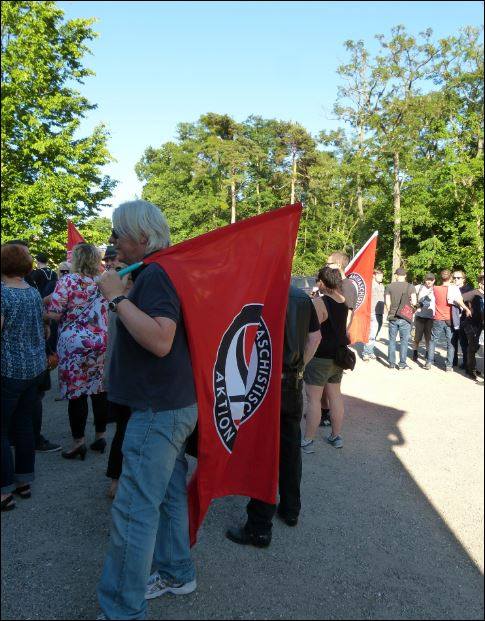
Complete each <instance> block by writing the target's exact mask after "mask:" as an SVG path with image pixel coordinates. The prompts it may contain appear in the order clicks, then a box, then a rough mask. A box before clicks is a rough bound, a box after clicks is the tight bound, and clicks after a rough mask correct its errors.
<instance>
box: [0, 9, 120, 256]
mask: <svg viewBox="0 0 485 621" xmlns="http://www.w3.org/2000/svg"><path fill="white" fill-rule="evenodd" d="M63 15H64V13H63V11H62V10H61V9H59V8H58V7H57V6H56V4H55V3H54V2H50V1H49V2H44V1H42V2H29V1H9V0H7V1H6V2H2V68H1V72H2V74H1V75H2V77H1V84H2V119H1V154H2V155H1V157H2V171H3V174H2V183H1V198H2V236H3V238H4V239H5V240H8V239H11V238H15V237H19V236H21V237H24V238H27V239H28V240H29V241H30V242H31V244H32V247H33V249H34V250H35V249H36V247H38V246H41V245H42V247H43V248H44V249H45V247H46V244H47V245H49V244H50V246H51V247H52V251H53V252H54V254H55V255H56V256H57V255H59V256H58V257H57V258H60V255H61V252H62V250H61V249H63V248H65V239H64V238H65V229H66V220H67V218H68V217H74V218H75V219H77V220H78V221H79V220H83V219H85V218H86V217H89V216H92V215H94V214H96V213H97V211H98V210H99V208H100V206H101V205H102V204H103V201H104V200H105V199H106V198H107V197H108V196H110V194H111V191H112V189H113V188H114V186H115V182H114V181H113V180H112V179H110V178H109V177H108V176H106V175H103V174H102V167H103V166H104V165H105V164H107V163H108V162H109V161H110V160H111V156H110V154H109V153H108V150H107V148H106V142H107V136H108V133H107V131H106V129H105V128H104V127H103V126H102V125H100V126H98V127H96V128H95V129H94V130H93V132H92V133H91V135H88V136H84V137H80V136H79V130H80V122H81V119H82V118H83V117H85V115H86V114H87V112H89V111H90V110H92V109H93V108H94V107H95V106H94V105H93V104H90V103H89V102H88V101H87V100H86V98H85V97H83V96H82V95H81V94H80V93H79V92H78V91H77V90H76V89H75V88H74V87H73V85H74V84H75V83H76V82H77V83H79V84H82V83H83V80H84V78H86V77H88V76H90V75H92V71H90V70H89V69H87V68H85V67H84V66H83V57H84V56H85V54H86V53H88V51H89V48H88V46H87V44H86V43H87V42H89V41H91V40H92V39H93V38H94V37H95V36H96V34H95V33H94V31H93V30H92V28H91V25H92V23H93V21H94V20H93V19H89V20H88V19H73V20H69V21H64V19H63Z"/></svg>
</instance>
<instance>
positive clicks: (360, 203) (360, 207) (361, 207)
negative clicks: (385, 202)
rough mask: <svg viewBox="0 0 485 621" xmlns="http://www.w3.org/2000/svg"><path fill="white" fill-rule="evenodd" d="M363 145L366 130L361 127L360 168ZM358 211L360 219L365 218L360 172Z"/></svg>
mask: <svg viewBox="0 0 485 621" xmlns="http://www.w3.org/2000/svg"><path fill="white" fill-rule="evenodd" d="M363 143H364V128H363V126H362V125H361V126H360V128H359V161H358V165H359V166H360V164H361V158H362V145H363ZM357 211H358V213H359V218H363V217H364V201H363V199H362V184H361V176H360V171H359V172H358V173H357Z"/></svg>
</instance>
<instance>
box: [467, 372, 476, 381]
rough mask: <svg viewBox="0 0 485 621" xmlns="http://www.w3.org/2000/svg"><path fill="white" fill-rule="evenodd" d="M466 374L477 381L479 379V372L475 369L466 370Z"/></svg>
mask: <svg viewBox="0 0 485 621" xmlns="http://www.w3.org/2000/svg"><path fill="white" fill-rule="evenodd" d="M465 375H466V376H467V377H469V378H470V379H472V380H475V381H477V379H478V376H477V374H476V373H475V371H466V372H465Z"/></svg>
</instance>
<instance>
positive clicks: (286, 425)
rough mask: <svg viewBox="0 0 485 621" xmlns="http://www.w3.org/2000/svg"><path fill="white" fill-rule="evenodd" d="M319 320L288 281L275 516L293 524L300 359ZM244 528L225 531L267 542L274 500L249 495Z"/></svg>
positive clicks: (243, 540) (316, 335)
mask: <svg viewBox="0 0 485 621" xmlns="http://www.w3.org/2000/svg"><path fill="white" fill-rule="evenodd" d="M320 338H321V337H320V324H319V321H318V316H317V313H316V311H315V308H314V306H313V304H312V301H311V299H310V298H309V297H308V295H307V294H306V293H305V292H304V291H301V290H300V289H297V288H296V287H293V286H291V287H290V292H289V300H288V307H287V310H286V323H285V336H284V349H283V374H282V382H281V419H280V421H281V422H280V472H279V492H280V503H279V505H278V515H279V517H280V518H281V519H282V520H283V521H284V522H285V523H286V524H287V525H288V526H296V524H297V522H298V515H299V513H300V507H301V502H300V482H301V471H302V466H301V450H300V442H301V430H300V422H301V417H302V413H303V396H302V378H303V369H304V366H305V364H306V363H307V362H308V361H309V360H310V359H311V358H312V356H313V354H314V353H315V350H316V349H317V347H318V344H319V342H320ZM246 511H247V515H248V519H247V522H246V525H245V526H244V527H243V528H229V529H228V531H227V532H226V537H227V538H228V539H230V540H231V541H233V542H235V543H240V544H245V545H248V544H250V545H254V546H256V547H260V548H265V547H267V546H269V544H270V543H271V529H272V526H273V524H272V520H273V517H274V514H275V512H276V505H271V504H268V503H265V502H262V501H261V500H256V499H254V498H251V500H250V501H249V503H248V505H247V509H246Z"/></svg>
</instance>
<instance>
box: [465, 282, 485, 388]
mask: <svg viewBox="0 0 485 621" xmlns="http://www.w3.org/2000/svg"><path fill="white" fill-rule="evenodd" d="M483 292H484V285H483V274H480V276H479V277H478V289H474V290H472V291H468V292H467V293H464V294H463V301H464V302H465V304H467V306H468V308H470V310H471V311H472V314H471V316H470V317H466V318H465V321H464V326H463V327H464V331H465V334H466V337H467V340H468V349H467V360H466V374H467V375H468V377H470V378H471V379H473V380H476V379H477V372H476V353H477V351H478V349H479V346H480V334H481V332H482V330H483V326H484V320H483V315H484V313H483V307H484V304H483V297H484V296H483Z"/></svg>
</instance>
